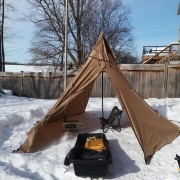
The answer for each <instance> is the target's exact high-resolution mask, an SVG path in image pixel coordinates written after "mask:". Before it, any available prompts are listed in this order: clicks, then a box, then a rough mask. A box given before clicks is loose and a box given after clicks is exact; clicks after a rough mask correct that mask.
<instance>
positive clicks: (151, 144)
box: [19, 34, 180, 163]
mask: <svg viewBox="0 0 180 180" xmlns="http://www.w3.org/2000/svg"><path fill="white" fill-rule="evenodd" d="M102 72H105V73H106V74H107V76H108V78H109V79H110V82H111V83H112V86H113V88H114V91H115V92H116V94H117V98H118V100H119V102H120V103H121V107H122V108H123V109H124V111H125V113H126V116H127V118H128V120H129V122H130V124H131V127H132V129H133V131H134V133H135V135H136V138H137V140H138V142H139V144H140V147H141V149H142V151H143V153H144V157H145V161H146V163H149V162H150V160H151V158H152V156H153V154H154V153H155V152H156V151H158V150H159V149H161V148H162V147H163V146H164V145H166V144H168V143H170V142H172V141H173V140H174V139H175V138H176V137H177V136H179V134H180V128H179V127H178V126H177V125H175V124H173V123H172V122H170V121H168V120H166V119H165V118H163V117H162V116H160V115H159V114H158V113H157V112H155V111H154V110H153V109H152V108H151V107H150V106H149V105H148V104H147V103H146V102H145V101H144V100H143V99H142V98H140V96H139V95H138V94H137V92H136V91H135V90H134V89H133V87H132V86H131V85H130V84H129V83H128V81H127V80H126V79H125V77H124V76H123V74H122V72H121V70H120V69H119V67H117V65H116V62H115V57H114V55H113V53H112V51H111V49H110V47H109V45H108V43H107V41H106V39H105V38H104V36H103V34H101V35H100V37H99V39H98V40H97V42H96V45H95V46H94V48H93V50H92V52H91V54H90V55H89V57H88V59H87V61H86V63H85V64H84V66H83V67H82V68H81V69H80V70H79V72H78V74H77V75H76V76H75V77H74V79H73V80H72V82H71V83H70V84H69V85H68V87H67V88H66V90H65V91H64V92H63V94H62V95H61V96H60V97H59V99H58V100H57V101H56V103H55V104H54V106H53V107H52V108H51V109H50V110H49V112H48V113H47V115H46V116H45V117H44V118H43V119H42V120H41V121H39V122H37V123H36V124H35V126H34V127H33V128H32V129H31V130H30V131H29V133H28V138H27V139H26V141H25V142H24V143H23V144H22V145H21V146H20V148H19V149H20V150H21V151H23V152H32V151H37V147H38V145H39V144H40V143H41V142H42V139H43V140H44V141H46V139H49V140H52V141H53V140H54V139H56V138H57V137H56V136H55V135H54V131H55V130H54V128H55V129H57V127H55V125H56V124H57V122H58V123H59V124H62V122H63V118H64V110H65V109H66V117H67V118H70V117H72V116H75V115H78V114H79V115H80V114H82V113H84V112H85V109H86V106H87V103H88V100H89V97H90V94H91V92H92V88H93V85H94V82H95V80H96V78H97V77H98V76H99V75H100V74H101V73H102ZM70 95H71V96H70ZM67 104H68V108H66V105H67ZM61 112H62V113H61ZM60 122H61V123H60ZM52 124H54V128H53V127H52ZM56 133H57V134H58V133H59V134H60V133H62V131H60V132H58V129H57V132H56Z"/></svg>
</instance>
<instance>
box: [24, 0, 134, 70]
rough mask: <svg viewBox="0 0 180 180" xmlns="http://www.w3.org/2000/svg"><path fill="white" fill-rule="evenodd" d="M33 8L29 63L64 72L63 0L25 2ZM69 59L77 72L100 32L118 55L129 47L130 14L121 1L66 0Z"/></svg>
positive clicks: (30, 17) (29, 0) (130, 42)
mask: <svg viewBox="0 0 180 180" xmlns="http://www.w3.org/2000/svg"><path fill="white" fill-rule="evenodd" d="M28 2H29V3H30V4H31V5H32V6H31V9H32V10H31V12H30V14H29V15H28V16H27V17H26V20H30V21H31V22H34V23H35V25H36V32H35V34H34V38H33V40H32V46H31V48H30V52H31V53H32V55H33V58H32V62H34V63H43V64H54V65H60V70H62V68H63V52H64V38H65V37H64V35H65V33H64V28H65V27H64V26H65V24H64V21H65V19H64V17H65V15H64V13H65V10H64V9H65V8H64V7H65V0H28ZM68 15H69V16H68V17H69V19H68V30H69V32H68V36H69V44H68V56H69V60H70V61H72V62H73V64H74V65H75V67H76V68H78V67H79V66H80V65H81V64H83V63H84V60H85V59H86V57H87V55H88V53H89V52H90V51H91V49H92V47H93V45H94V43H95V41H96V40H97V37H98V36H99V33H100V32H104V33H105V36H106V38H107V40H108V42H109V43H110V45H111V47H112V49H113V50H114V51H115V52H116V54H117V55H118V53H120V54H121V52H123V51H124V50H126V51H128V50H129V47H130V46H131V45H132V37H131V30H132V27H131V25H130V21H129V19H130V18H129V10H128V8H126V6H124V4H123V3H122V0H103V1H100V0H91V1H89V0H69V14H68Z"/></svg>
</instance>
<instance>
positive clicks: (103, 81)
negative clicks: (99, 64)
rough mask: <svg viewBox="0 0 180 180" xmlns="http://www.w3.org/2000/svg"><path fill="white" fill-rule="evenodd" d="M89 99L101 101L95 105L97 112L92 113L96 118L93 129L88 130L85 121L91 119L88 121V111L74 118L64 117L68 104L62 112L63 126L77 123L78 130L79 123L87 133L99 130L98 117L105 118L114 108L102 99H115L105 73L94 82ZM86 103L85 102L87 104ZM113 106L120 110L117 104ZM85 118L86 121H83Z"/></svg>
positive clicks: (114, 93)
mask: <svg viewBox="0 0 180 180" xmlns="http://www.w3.org/2000/svg"><path fill="white" fill-rule="evenodd" d="M70 96H71V93H70V94H69V98H70ZM90 97H92V98H93V97H96V98H100V99H101V100H98V102H100V103H98V104H97V105H96V109H97V112H96V113H94V115H95V116H96V117H95V119H96V124H94V128H93V127H92V126H91V128H90V127H89V123H88V121H87V120H91V119H89V117H90V116H91V115H90V114H89V113H90V111H88V112H85V113H84V114H78V115H75V116H71V117H66V109H68V103H67V105H66V106H65V110H64V124H65V125H66V124H67V126H68V125H69V126H71V125H72V126H74V123H76V122H77V125H76V127H78V124H80V129H81V123H84V126H85V127H86V128H85V130H86V131H88V132H89V131H90V130H97V129H99V128H101V127H100V126H99V125H100V117H103V118H107V117H108V116H109V114H110V111H111V109H112V108H113V107H114V105H111V106H109V105H108V103H107V101H108V100H107V101H106V102H105V101H104V98H109V97H111V98H112V97H113V98H115V97H116V98H117V95H116V92H115V91H114V88H113V87H112V84H111V82H110V79H109V78H108V76H107V75H106V73H105V72H104V71H102V73H101V74H100V75H99V76H98V77H97V78H96V80H95V81H94V84H93V86H92V91H91V93H90ZM88 102H89V101H88ZM88 102H87V104H88ZM108 102H109V101H108ZM106 103H107V104H106ZM109 104H111V103H110V102H109ZM115 105H116V106H118V107H119V109H122V107H121V105H120V104H119V103H118V102H117V103H116V104H115ZM107 109H108V111H107ZM86 110H87V107H86ZM88 116H89V117H88ZM85 118H86V119H87V120H85ZM87 124H88V125H87ZM65 125H63V126H65ZM76 127H75V129H76ZM82 127H83V126H82ZM88 127H89V128H88ZM83 128H84V127H83ZM67 129H68V128H65V130H67ZM72 129H73V127H72ZM69 130H70V128H69Z"/></svg>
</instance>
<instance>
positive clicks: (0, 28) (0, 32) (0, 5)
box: [0, 0, 5, 71]
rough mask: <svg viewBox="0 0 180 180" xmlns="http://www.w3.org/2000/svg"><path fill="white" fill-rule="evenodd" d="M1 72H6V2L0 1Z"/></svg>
mask: <svg viewBox="0 0 180 180" xmlns="http://www.w3.org/2000/svg"><path fill="white" fill-rule="evenodd" d="M0 71H5V54H4V0H0Z"/></svg>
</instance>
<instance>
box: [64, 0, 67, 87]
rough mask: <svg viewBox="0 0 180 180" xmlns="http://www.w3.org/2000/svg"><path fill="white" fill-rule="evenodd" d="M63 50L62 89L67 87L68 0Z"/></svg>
mask: <svg viewBox="0 0 180 180" xmlns="http://www.w3.org/2000/svg"><path fill="white" fill-rule="evenodd" d="M65 8H66V9H65V51H64V90H65V89H66V87H67V50H68V0H66V7H65Z"/></svg>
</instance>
